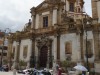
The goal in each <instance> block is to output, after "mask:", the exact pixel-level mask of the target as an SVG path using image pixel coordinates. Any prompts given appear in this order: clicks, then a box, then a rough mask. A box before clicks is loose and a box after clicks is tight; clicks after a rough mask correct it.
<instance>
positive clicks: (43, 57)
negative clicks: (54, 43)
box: [39, 46, 48, 67]
mask: <svg viewBox="0 0 100 75" xmlns="http://www.w3.org/2000/svg"><path fill="white" fill-rule="evenodd" d="M47 53H48V47H47V46H43V47H42V48H41V49H40V63H39V65H40V67H46V64H47Z"/></svg>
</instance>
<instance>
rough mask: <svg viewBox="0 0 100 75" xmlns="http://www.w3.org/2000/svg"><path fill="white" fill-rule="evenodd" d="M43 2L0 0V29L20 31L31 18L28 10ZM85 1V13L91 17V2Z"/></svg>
mask: <svg viewBox="0 0 100 75" xmlns="http://www.w3.org/2000/svg"><path fill="white" fill-rule="evenodd" d="M42 1H43V0H0V29H2V30H4V29H6V28H10V29H11V31H16V30H21V29H22V28H23V27H24V25H25V23H27V22H28V20H29V19H30V18H31V14H30V8H32V7H33V6H37V5H38V4H40V3H41V2H42ZM84 1H85V11H86V12H87V13H88V14H89V15H91V2H90V1H91V0H84Z"/></svg>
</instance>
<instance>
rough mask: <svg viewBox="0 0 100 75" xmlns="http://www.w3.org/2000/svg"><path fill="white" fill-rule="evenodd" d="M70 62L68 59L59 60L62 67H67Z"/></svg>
mask: <svg viewBox="0 0 100 75" xmlns="http://www.w3.org/2000/svg"><path fill="white" fill-rule="evenodd" d="M70 64H71V62H70V61H67V60H64V61H62V62H61V66H62V67H69V66H70Z"/></svg>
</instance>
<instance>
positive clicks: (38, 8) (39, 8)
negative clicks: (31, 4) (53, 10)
mask: <svg viewBox="0 0 100 75" xmlns="http://www.w3.org/2000/svg"><path fill="white" fill-rule="evenodd" d="M49 6H50V4H49V3H47V2H45V1H44V2H42V3H41V4H39V5H38V6H37V7H36V10H42V9H46V8H48V7H49Z"/></svg>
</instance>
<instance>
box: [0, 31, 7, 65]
mask: <svg viewBox="0 0 100 75" xmlns="http://www.w3.org/2000/svg"><path fill="white" fill-rule="evenodd" d="M7 52H8V46H7V38H6V36H5V33H4V32H3V31H0V66H1V65H4V64H7V61H8V60H7Z"/></svg>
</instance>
